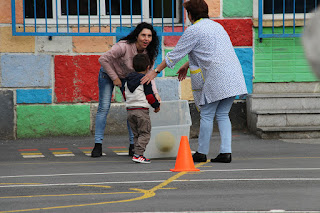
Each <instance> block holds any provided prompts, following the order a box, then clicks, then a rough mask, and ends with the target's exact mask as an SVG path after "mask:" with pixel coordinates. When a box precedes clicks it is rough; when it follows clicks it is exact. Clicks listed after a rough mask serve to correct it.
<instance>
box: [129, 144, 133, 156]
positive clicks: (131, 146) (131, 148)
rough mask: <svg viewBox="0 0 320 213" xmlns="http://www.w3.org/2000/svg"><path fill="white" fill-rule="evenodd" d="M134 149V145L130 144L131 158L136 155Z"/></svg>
mask: <svg viewBox="0 0 320 213" xmlns="http://www.w3.org/2000/svg"><path fill="white" fill-rule="evenodd" d="M133 149H134V144H130V146H129V156H131V157H132V156H133V154H134V152H133Z"/></svg>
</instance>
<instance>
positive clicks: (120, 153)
mask: <svg viewBox="0 0 320 213" xmlns="http://www.w3.org/2000/svg"><path fill="white" fill-rule="evenodd" d="M116 154H117V155H129V153H128V152H116Z"/></svg>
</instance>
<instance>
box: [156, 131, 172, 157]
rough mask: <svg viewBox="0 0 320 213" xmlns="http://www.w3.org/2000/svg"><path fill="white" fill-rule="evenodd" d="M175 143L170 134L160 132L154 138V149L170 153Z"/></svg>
mask: <svg viewBox="0 0 320 213" xmlns="http://www.w3.org/2000/svg"><path fill="white" fill-rule="evenodd" d="M175 143H176V139H175V137H174V135H173V134H171V133H170V132H160V133H159V134H157V136H156V138H155V144H156V147H157V148H158V149H159V150H160V151H161V152H170V151H171V150H172V148H173V147H174V145H175Z"/></svg>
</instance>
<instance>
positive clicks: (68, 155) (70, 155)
mask: <svg viewBox="0 0 320 213" xmlns="http://www.w3.org/2000/svg"><path fill="white" fill-rule="evenodd" d="M54 156H55V157H74V156H75V155H74V154H55V155H54Z"/></svg>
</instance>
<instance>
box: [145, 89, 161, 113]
mask: <svg viewBox="0 0 320 213" xmlns="http://www.w3.org/2000/svg"><path fill="white" fill-rule="evenodd" d="M143 88H144V94H145V95H146V98H147V101H148V103H149V104H150V105H151V106H152V107H153V108H155V109H156V110H155V111H157V109H158V108H159V109H158V111H159V110H160V103H159V101H158V100H157V98H156V96H155V95H154V93H153V91H152V86H151V84H144V85H143ZM158 111H157V112H158Z"/></svg>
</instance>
